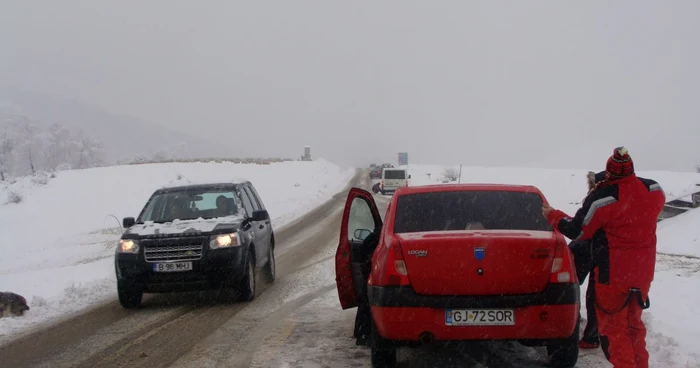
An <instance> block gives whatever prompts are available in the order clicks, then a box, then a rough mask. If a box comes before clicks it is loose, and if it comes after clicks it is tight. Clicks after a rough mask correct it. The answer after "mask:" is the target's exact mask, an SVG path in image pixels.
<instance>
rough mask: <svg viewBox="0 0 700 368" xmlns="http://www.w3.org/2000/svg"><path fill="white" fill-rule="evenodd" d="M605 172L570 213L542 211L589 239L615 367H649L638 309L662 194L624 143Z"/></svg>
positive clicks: (651, 263) (566, 230) (601, 322)
mask: <svg viewBox="0 0 700 368" xmlns="http://www.w3.org/2000/svg"><path fill="white" fill-rule="evenodd" d="M605 175H606V178H605V180H604V181H603V182H601V183H599V184H598V185H597V186H596V188H595V189H594V190H593V191H591V192H590V193H589V194H588V196H587V197H586V199H585V200H584V202H583V205H582V207H581V208H580V209H579V210H578V211H577V212H576V215H575V216H574V217H570V216H568V215H566V214H565V213H564V212H562V211H559V210H555V209H552V208H551V207H549V206H545V207H543V208H542V214H543V215H544V216H545V217H546V218H547V221H548V222H549V223H550V224H551V225H552V226H553V227H554V228H555V229H557V230H558V231H560V232H561V233H562V234H564V235H565V236H566V237H568V238H569V239H572V240H587V239H592V240H593V249H592V253H593V254H592V256H593V259H594V263H595V265H596V269H595V273H594V274H595V295H596V314H597V317H598V328H599V333H600V342H601V347H602V348H603V352H604V353H605V357H606V358H607V359H608V361H609V362H610V363H612V364H613V366H614V367H615V368H628V367H629V368H633V367H636V368H640V367H643V368H648V366H649V353H648V352H647V350H646V341H645V339H646V328H645V326H644V322H642V310H644V309H646V308H648V307H649V289H650V287H651V282H652V281H653V280H654V269H655V267H656V222H657V218H658V215H659V213H661V210H662V209H663V207H664V205H665V202H666V197H665V195H664V192H663V190H662V189H661V186H660V185H659V184H658V183H657V182H656V181H654V180H650V179H645V178H641V177H638V176H636V174H635V172H634V163H633V161H632V158H631V157H630V155H629V153H628V152H627V149H626V148H624V147H618V148H615V150H614V151H613V154H612V156H610V158H609V159H608V162H607V164H606V169H605Z"/></svg>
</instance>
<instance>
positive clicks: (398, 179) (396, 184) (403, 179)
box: [379, 168, 411, 194]
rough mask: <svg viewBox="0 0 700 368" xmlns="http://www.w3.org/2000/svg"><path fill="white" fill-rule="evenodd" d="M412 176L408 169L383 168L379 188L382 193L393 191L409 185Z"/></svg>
mask: <svg viewBox="0 0 700 368" xmlns="http://www.w3.org/2000/svg"><path fill="white" fill-rule="evenodd" d="M410 178H411V175H408V171H407V170H406V169H393V168H383V169H382V176H381V179H382V181H381V182H380V185H379V189H380V191H381V192H382V194H386V193H393V192H395V191H396V190H397V189H399V188H404V187H407V186H408V179H410Z"/></svg>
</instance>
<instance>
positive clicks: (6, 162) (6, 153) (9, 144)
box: [0, 127, 15, 181]
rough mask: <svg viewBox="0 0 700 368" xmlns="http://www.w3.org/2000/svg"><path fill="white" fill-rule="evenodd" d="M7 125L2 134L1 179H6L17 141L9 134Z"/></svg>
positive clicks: (0, 152)
mask: <svg viewBox="0 0 700 368" xmlns="http://www.w3.org/2000/svg"><path fill="white" fill-rule="evenodd" d="M7 131H8V128H7V127H6V128H5V130H4V132H3V133H2V136H0V181H5V174H7V173H9V171H10V163H11V162H12V158H13V157H12V154H13V151H14V149H15V141H14V139H13V138H12V136H11V135H8V132H7Z"/></svg>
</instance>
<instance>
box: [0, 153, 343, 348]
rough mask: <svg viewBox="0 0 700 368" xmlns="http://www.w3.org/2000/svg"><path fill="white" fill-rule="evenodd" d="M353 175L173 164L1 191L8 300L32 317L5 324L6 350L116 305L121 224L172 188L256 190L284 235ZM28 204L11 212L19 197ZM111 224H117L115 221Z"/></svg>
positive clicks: (31, 182)
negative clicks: (28, 336) (228, 185)
mask: <svg viewBox="0 0 700 368" xmlns="http://www.w3.org/2000/svg"><path fill="white" fill-rule="evenodd" d="M353 175H354V170H343V169H341V168H339V167H338V166H336V165H334V164H332V163H330V162H328V161H325V160H317V161H312V162H283V163H275V164H271V165H254V164H247V165H246V164H233V163H168V164H148V165H135V166H116V167H104V168H95V169H88V170H76V171H61V172H58V173H57V174H56V177H54V178H51V177H31V178H23V179H21V180H19V181H17V182H15V183H13V184H9V183H6V182H5V183H2V184H0V254H2V256H0V291H13V292H16V293H19V294H21V295H24V296H25V297H26V298H27V300H28V301H29V304H30V307H31V310H30V311H29V312H27V314H25V316H24V317H22V318H3V319H0V342H2V341H3V339H4V338H6V337H8V336H10V335H11V334H13V333H14V332H15V331H17V330H18V329H24V328H27V327H31V326H34V325H36V324H39V323H42V322H45V321H46V320H48V319H52V318H54V317H55V316H57V315H63V314H67V313H71V312H74V311H77V310H79V309H82V308H85V307H86V306H89V305H91V304H94V303H96V302H99V301H100V300H103V299H105V298H111V297H115V296H116V285H115V280H114V266H113V255H114V246H115V245H116V241H117V239H118V238H119V236H120V234H121V232H120V223H121V219H122V218H123V217H126V216H134V217H136V216H137V215H138V214H139V212H140V211H141V208H142V207H143V205H144V204H145V202H146V200H147V199H148V198H149V197H150V195H151V193H152V192H153V191H154V190H155V189H157V188H159V187H161V186H163V185H165V184H169V183H182V184H187V183H188V182H189V181H193V182H202V181H209V180H215V181H230V180H233V179H244V180H250V181H251V182H252V183H253V185H255V187H256V188H257V190H258V192H259V193H260V196H261V197H262V199H263V201H264V202H265V205H266V207H267V208H268V210H269V212H270V215H271V216H272V221H273V224H274V226H275V227H276V228H277V229H279V228H281V227H282V226H284V225H285V224H286V223H289V222H290V221H292V220H294V219H295V218H297V217H298V216H300V215H302V214H304V213H305V212H307V211H309V210H311V209H313V208H315V207H316V206H318V205H320V204H322V203H323V202H325V201H326V200H328V199H330V197H332V196H333V195H334V194H335V193H337V192H338V191H340V190H342V189H343V188H344V187H345V186H346V185H347V183H348V181H349V180H350V179H351V178H352V176H353ZM17 196H19V197H21V198H22V200H21V202H20V203H8V200H10V199H11V198H13V197H17ZM110 215H113V216H115V217H116V219H115V218H113V217H110Z"/></svg>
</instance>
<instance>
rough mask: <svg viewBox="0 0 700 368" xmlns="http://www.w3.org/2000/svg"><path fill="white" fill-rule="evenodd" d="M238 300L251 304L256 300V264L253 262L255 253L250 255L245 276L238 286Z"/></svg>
mask: <svg viewBox="0 0 700 368" xmlns="http://www.w3.org/2000/svg"><path fill="white" fill-rule="evenodd" d="M238 299H239V300H241V301H244V302H249V301H251V300H253V299H255V263H254V262H253V252H250V253H249V254H248V262H246V267H245V276H243V279H241V283H240V284H239V285H238Z"/></svg>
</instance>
